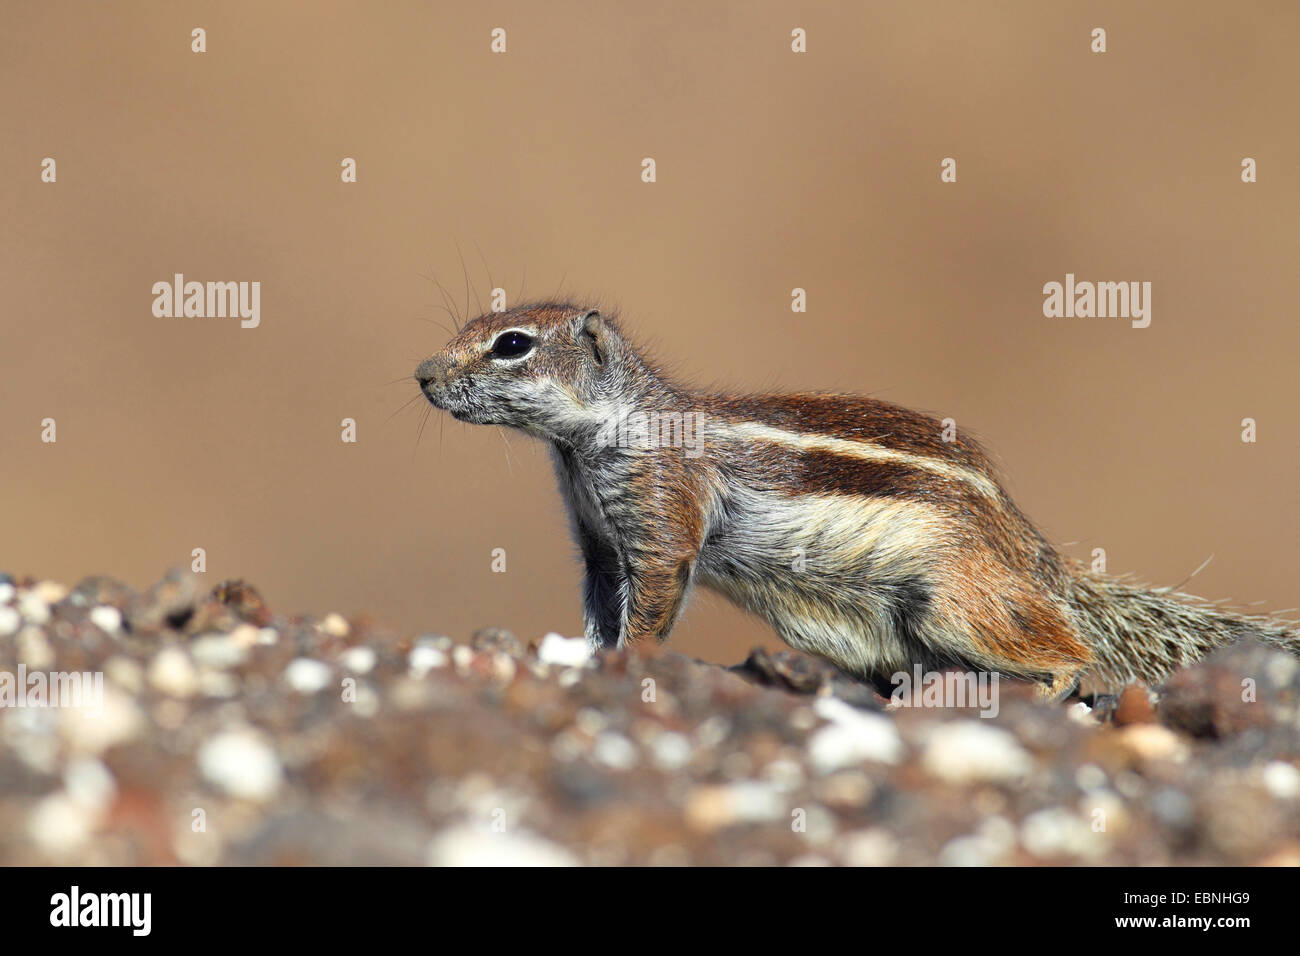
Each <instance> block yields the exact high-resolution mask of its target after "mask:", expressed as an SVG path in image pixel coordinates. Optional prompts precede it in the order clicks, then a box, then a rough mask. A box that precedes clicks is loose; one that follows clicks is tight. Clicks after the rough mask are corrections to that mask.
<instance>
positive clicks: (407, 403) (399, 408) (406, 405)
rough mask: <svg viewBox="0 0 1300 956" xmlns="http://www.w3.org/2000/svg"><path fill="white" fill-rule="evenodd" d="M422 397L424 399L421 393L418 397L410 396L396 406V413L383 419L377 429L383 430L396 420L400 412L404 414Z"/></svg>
mask: <svg viewBox="0 0 1300 956" xmlns="http://www.w3.org/2000/svg"><path fill="white" fill-rule="evenodd" d="M423 397H424V394H423V393H421V394H419V395H412V396H411V397H410V398H408V399H407V400H406V401H404V402H402V404H400V405H398V406H397V411H395V412H393V414H391V415H389V416H388V417H387V418H385V419H384V420H383V421H382V422H381V423H380V425H379V427H380V428H383V427H384V426H385V425H387V424H388V423H389V422H391V421H392V420H393V419H394V418H396V417H397V416H398V415H400V414H401V413H402V412H404V411H406V410H407V409H408V408H410V407H411V403H412V402H414V401H416V400H417V399H421V398H423ZM429 407H430V408H432V407H433V406H432V405H430V406H429Z"/></svg>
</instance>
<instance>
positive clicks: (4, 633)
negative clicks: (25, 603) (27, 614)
mask: <svg viewBox="0 0 1300 956" xmlns="http://www.w3.org/2000/svg"><path fill="white" fill-rule="evenodd" d="M22 625H23V616H22V615H21V614H19V613H18V612H17V611H16V610H14V609H13V608H11V607H9V606H8V605H7V604H0V637H8V636H9V635H10V634H13V633H15V632H17V630H18V628H20V627H22Z"/></svg>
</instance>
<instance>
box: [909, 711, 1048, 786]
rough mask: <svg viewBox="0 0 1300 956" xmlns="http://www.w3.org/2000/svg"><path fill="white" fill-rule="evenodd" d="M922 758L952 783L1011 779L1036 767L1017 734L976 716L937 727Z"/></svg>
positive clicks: (926, 764) (930, 767) (929, 767)
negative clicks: (982, 721)
mask: <svg viewBox="0 0 1300 956" xmlns="http://www.w3.org/2000/svg"><path fill="white" fill-rule="evenodd" d="M921 762H922V764H923V765H924V766H925V769H926V770H928V771H929V772H930V773H931V774H933V775H934V776H936V777H939V778H940V779H942V780H947V781H948V782H949V783H968V782H970V781H977V780H989V781H992V780H1010V779H1013V778H1015V777H1020V776H1023V775H1024V774H1026V773H1028V772H1029V770H1030V769H1031V768H1032V767H1033V761H1032V760H1031V759H1030V757H1029V754H1028V753H1026V752H1025V750H1024V749H1023V748H1022V747H1021V746H1020V744H1019V742H1017V740H1016V738H1015V736H1014V735H1013V734H1011V733H1010V732H1009V731H1006V730H1002V729H1001V728H1000V727H990V726H988V725H987V724H983V723H980V722H979V721H976V720H954V721H952V722H950V723H947V724H944V725H943V726H941V727H937V728H935V729H934V731H933V732H932V733H931V734H930V738H929V740H927V741H926V747H925V754H924V756H923V758H922V761H921Z"/></svg>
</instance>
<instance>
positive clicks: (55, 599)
mask: <svg viewBox="0 0 1300 956" xmlns="http://www.w3.org/2000/svg"><path fill="white" fill-rule="evenodd" d="M32 593H33V594H35V595H37V596H38V597H39V598H40V599H41V600H42V601H44V602H45V603H46V604H58V603H59V602H60V601H62V600H63V599H64V598H65V597H67V596H68V589H67V588H66V587H64V586H63V585H62V584H60V583H59V582H58V581H41V582H40V583H38V584H37V585H36V587H34V588H32Z"/></svg>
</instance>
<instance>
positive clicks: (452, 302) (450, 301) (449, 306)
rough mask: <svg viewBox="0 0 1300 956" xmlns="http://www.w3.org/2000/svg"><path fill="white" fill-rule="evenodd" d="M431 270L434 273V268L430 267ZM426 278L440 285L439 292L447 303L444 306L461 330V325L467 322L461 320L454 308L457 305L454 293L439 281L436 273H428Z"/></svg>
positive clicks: (458, 329)
mask: <svg viewBox="0 0 1300 956" xmlns="http://www.w3.org/2000/svg"><path fill="white" fill-rule="evenodd" d="M429 272H430V273H432V272H433V270H432V269H430V270H429ZM425 278H426V279H430V280H432V281H433V284H434V285H436V286H437V287H438V292H439V294H440V295H441V296H442V301H443V302H444V303H446V304H445V305H444V306H443V307H444V308H445V309H446V310H447V314H448V315H449V316H451V321H452V322H453V323H455V325H456V331H457V332H459V331H460V330H461V327H462V326H463V325H464V324H465V323H464V322H463V321H462V320H461V318H460V316H459V315H458V314H457V312H456V310H455V308H454V306H455V305H456V300H455V299H454V298H453V297H452V294H451V293H450V292H448V291H447V287H446V286H444V285H443V284H442V283H441V282H439V281H438V277H437V276H436V275H432V274H431V275H427V276H425Z"/></svg>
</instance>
